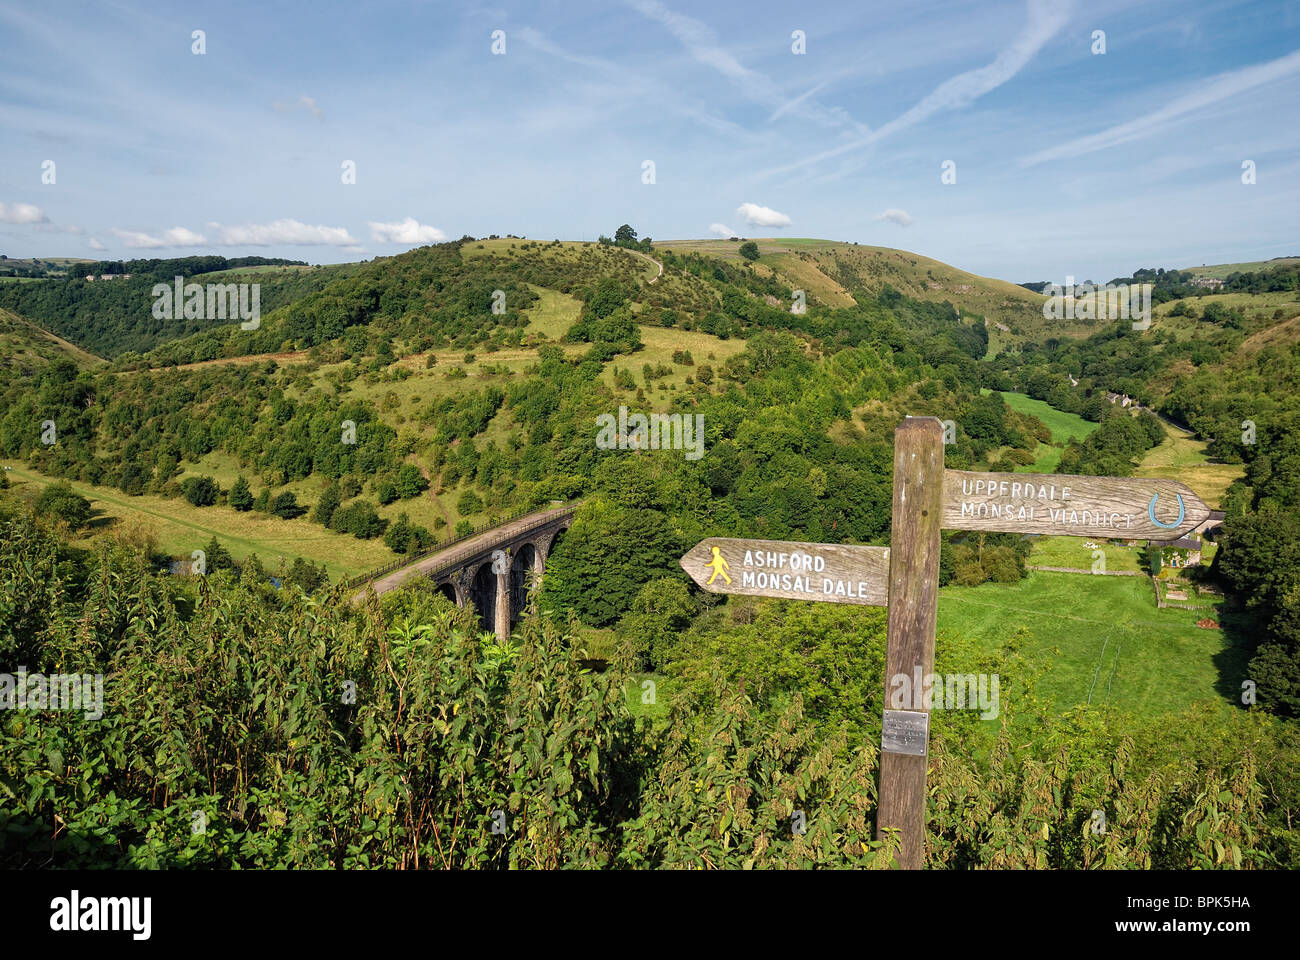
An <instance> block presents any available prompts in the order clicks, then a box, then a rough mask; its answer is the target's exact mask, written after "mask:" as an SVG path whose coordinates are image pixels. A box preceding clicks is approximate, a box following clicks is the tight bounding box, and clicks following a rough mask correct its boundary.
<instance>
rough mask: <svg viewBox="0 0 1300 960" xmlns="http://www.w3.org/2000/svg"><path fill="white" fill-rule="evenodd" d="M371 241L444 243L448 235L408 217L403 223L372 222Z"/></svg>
mask: <svg viewBox="0 0 1300 960" xmlns="http://www.w3.org/2000/svg"><path fill="white" fill-rule="evenodd" d="M370 239H371V240H374V241H375V242H376V243H442V242H443V241H444V240H446V239H447V235H446V234H445V233H443V232H442V231H441V230H439V229H438V228H437V227H431V226H429V225H427V224H423V223H419V222H418V221H416V219H415V218H414V217H407V218H406V219H405V220H403V221H402V222H401V223H377V222H375V221H374V220H371V221H370Z"/></svg>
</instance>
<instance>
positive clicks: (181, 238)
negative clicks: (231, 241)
mask: <svg viewBox="0 0 1300 960" xmlns="http://www.w3.org/2000/svg"><path fill="white" fill-rule="evenodd" d="M111 232H112V234H113V235H114V236H116V237H117V238H118V239H120V240H121V241H122V242H123V243H125V244H126V246H127V247H129V248H131V249H133V250H152V249H155V248H157V247H201V246H204V245H205V244H207V242H208V240H207V237H205V236H203V235H202V234H201V233H195V232H194V231H193V230H190V229H187V228H186V227H172V228H171V229H170V230H164V231H163V235H162V236H161V237H155V236H154V235H153V234H149V233H141V232H140V231H138V230H119V229H117V228H116V227H114V228H113V229H112V231H111ZM96 249H103V248H102V247H99V248H96Z"/></svg>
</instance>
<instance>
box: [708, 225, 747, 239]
mask: <svg viewBox="0 0 1300 960" xmlns="http://www.w3.org/2000/svg"><path fill="white" fill-rule="evenodd" d="M709 233H716V234H717V235H718V236H720V237H738V236H740V234H738V233H737V232H736V231H735V230H732V229H731V228H730V227H729V226H727V225H726V224H725V223H711V224H709Z"/></svg>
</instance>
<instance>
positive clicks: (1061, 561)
mask: <svg viewBox="0 0 1300 960" xmlns="http://www.w3.org/2000/svg"><path fill="white" fill-rule="evenodd" d="M1088 543H1092V544H1096V546H1095V547H1088V546H1084V544H1088ZM1139 549H1140V548H1139V547H1129V546H1125V545H1124V544H1123V543H1119V542H1114V543H1112V542H1111V541H1109V540H1103V539H1100V538H1098V539H1094V540H1089V539H1087V538H1086V537H1035V538H1034V549H1033V552H1032V553H1031V554H1030V555H1029V563H1030V564H1032V565H1034V566H1043V567H1074V568H1077V569H1080V570H1091V569H1092V564H1093V555H1092V552H1093V550H1101V551H1102V552H1104V553H1105V555H1106V570H1107V571H1109V572H1112V573H1116V572H1120V571H1124V570H1141V569H1142V564H1141V562H1140V561H1139V560H1138V550H1139Z"/></svg>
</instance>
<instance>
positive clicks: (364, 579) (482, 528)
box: [347, 503, 577, 589]
mask: <svg viewBox="0 0 1300 960" xmlns="http://www.w3.org/2000/svg"><path fill="white" fill-rule="evenodd" d="M576 506H577V504H576V503H574V504H564V505H562V506H559V507H551V508H549V509H548V510H546V511H544V512H546V513H550V512H552V511H555V510H564V509H571V508H573V507H576ZM535 512H537V511H535V510H533V509H530V508H528V507H525V508H523V509H520V510H516V511H515V512H514V513H512V514H510V515H509V516H506V517H504V518H496V519H489V520H488V521H487V522H485V523H482V524H480V525H479V526H477V527H475V528H474V529H472V530H470V531H469V532H468V533H465V534H462V535H460V536H458V537H449V538H447V539H446V540H443V541H441V542H439V543H437V544H434V545H433V546H432V547H429V548H427V549H425V550H421V551H420V552H419V553H415V554H411V555H410V556H407V557H398V558H397V559H396V560H394V561H392V562H390V563H386V564H384V565H383V566H382V567H380V568H379V569H377V570H371V571H370V572H369V573H363V574H360V575H358V576H355V577H353V578H352V579H351V580H349V581H348V582H347V585H348V588H349V589H351V588H352V587H359V586H361V585H362V584H363V583H369V582H370V581H371V580H378V579H379V578H380V577H382V576H385V575H386V574H389V573H392V572H393V571H394V570H400V569H401V568H402V567H409V566H410V565H411V564H413V563H419V562H420V561H421V560H424V559H426V558H427V557H431V556H433V555H434V554H435V553H441V552H442V551H444V550H446V549H447V548H448V547H454V546H455V545H456V544H458V543H463V542H464V541H466V540H470V539H472V538H474V537H477V536H478V535H479V534H482V533H487V532H488V531H489V530H495V529H497V528H498V527H504V526H505V525H506V524H508V523H514V522H515V521H516V520H518V519H520V518H521V517H526V516H528V515H530V514H532V513H535ZM552 519H554V518H553V517H545V518H542V519H539V520H538V521H537V522H536V523H531V524H529V525H528V526H526V527H524V528H523V529H522V530H520V531H519V532H520V533H524V532H526V531H528V530H532V529H534V528H536V527H540V526H543V525H544V524H546V523H549V522H550V521H551V520H552ZM454 566H456V564H454V563H449V564H446V565H444V566H442V567H439V568H438V569H437V570H435V571H430V574H434V573H441V572H442V571H443V570H446V569H447V568H448V567H454Z"/></svg>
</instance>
